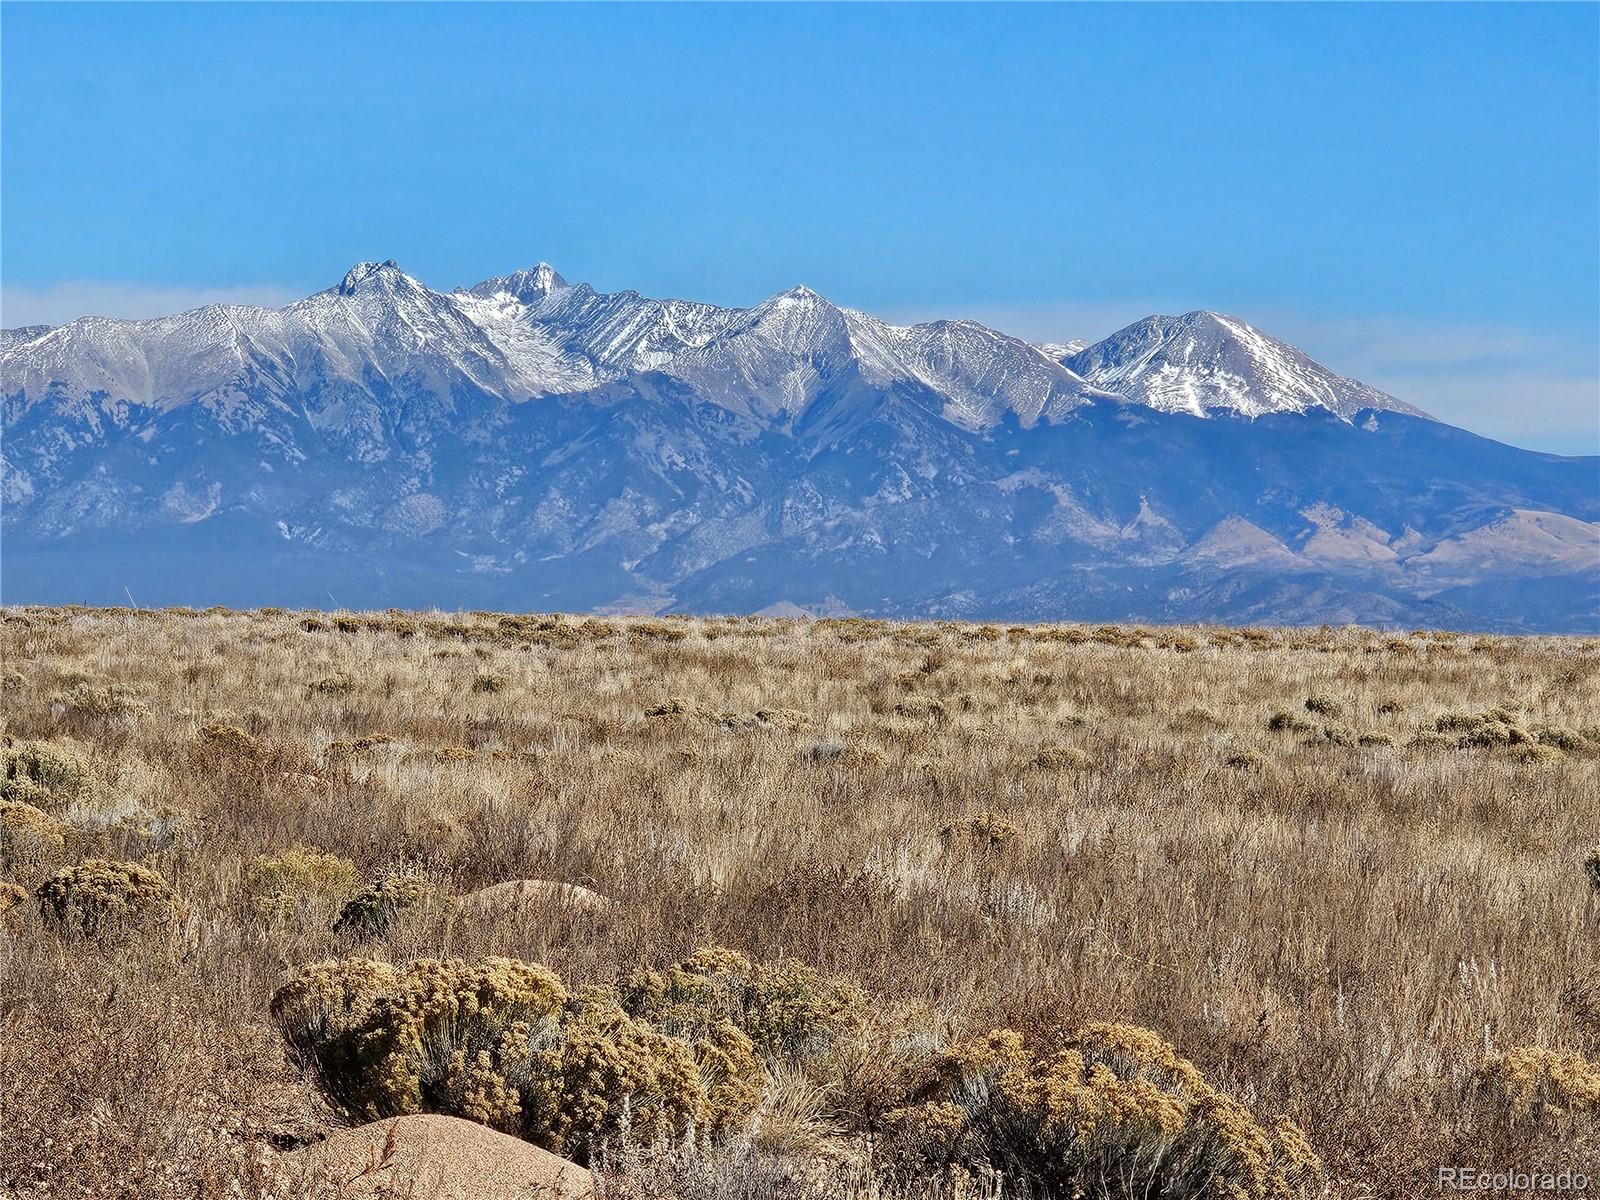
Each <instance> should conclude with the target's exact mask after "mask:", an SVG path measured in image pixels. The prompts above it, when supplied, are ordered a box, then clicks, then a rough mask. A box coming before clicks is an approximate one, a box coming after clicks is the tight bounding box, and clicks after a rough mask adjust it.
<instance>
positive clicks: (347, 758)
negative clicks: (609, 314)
mask: <svg viewBox="0 0 1600 1200" xmlns="http://www.w3.org/2000/svg"><path fill="white" fill-rule="evenodd" d="M393 744H394V738H392V737H390V736H389V735H388V734H386V733H369V734H366V735H365V736H363V737H358V738H339V739H337V740H335V741H331V742H329V743H328V744H327V745H326V746H325V747H323V750H322V754H323V757H324V758H326V759H328V760H329V761H330V762H353V761H356V760H359V759H363V758H367V757H369V756H371V754H372V753H373V751H375V750H380V749H382V748H383V747H384V746H391V745H393Z"/></svg>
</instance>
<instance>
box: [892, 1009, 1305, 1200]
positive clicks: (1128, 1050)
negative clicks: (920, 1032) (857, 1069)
mask: <svg viewBox="0 0 1600 1200" xmlns="http://www.w3.org/2000/svg"><path fill="white" fill-rule="evenodd" d="M938 1076H939V1077H938V1080H937V1082H936V1083H935V1084H934V1085H933V1086H931V1087H930V1088H929V1089H927V1093H926V1094H925V1095H924V1097H923V1098H922V1099H921V1100H920V1102H919V1103H917V1104H914V1105H908V1106H906V1107H903V1108H900V1109H897V1110H895V1111H893V1112H891V1113H890V1114H889V1115H888V1125H889V1129H890V1135H891V1140H892V1143H893V1145H894V1147H895V1150H896V1151H897V1153H898V1154H899V1155H900V1156H901V1157H902V1158H903V1159H907V1160H911V1161H912V1162H913V1163H915V1164H916V1165H918V1166H921V1167H924V1168H925V1167H929V1166H937V1165H939V1164H957V1165H972V1164H982V1165H983V1166H985V1167H987V1168H988V1169H989V1170H991V1171H1000V1172H1003V1173H1004V1174H1005V1175H1006V1176H1008V1177H1010V1178H1012V1179H1014V1180H1017V1181H1019V1182H1022V1183H1024V1184H1025V1186H1027V1187H1028V1188H1031V1189H1034V1190H1040V1191H1043V1192H1044V1193H1046V1194H1049V1195H1061V1196H1074V1195H1106V1194H1108V1193H1107V1188H1108V1186H1110V1187H1112V1188H1113V1189H1114V1190H1113V1191H1111V1192H1110V1193H1109V1194H1113V1195H1118V1196H1122V1195H1126V1196H1162V1197H1166V1198H1169V1200H1190V1198H1193V1200H1200V1198H1201V1197H1206V1198H1210V1197H1215V1196H1226V1197H1230V1198H1233V1200H1276V1198H1279V1197H1283V1198H1288V1197H1297V1196H1299V1195H1301V1194H1302V1187H1303V1185H1307V1184H1310V1183H1311V1182H1313V1181H1314V1180H1315V1179H1316V1178H1317V1176H1318V1175H1320V1173H1321V1169H1322V1168H1321V1163H1320V1161H1319V1160H1318V1158H1317V1155H1316V1154H1315V1153H1314V1152H1313V1151H1312V1149H1311V1146H1310V1144H1309V1143H1308V1142H1307V1140H1306V1138H1305V1135H1304V1134H1303V1133H1302V1132H1301V1131H1300V1129H1299V1128H1298V1127H1297V1126H1296V1125H1295V1124H1294V1123H1293V1122H1291V1121H1289V1120H1287V1119H1280V1120H1279V1121H1277V1122H1276V1123H1274V1124H1273V1125H1272V1126H1271V1127H1270V1128H1269V1127H1264V1126H1263V1125H1262V1124H1261V1123H1260V1122H1259V1121H1258V1120H1257V1118H1256V1117H1255V1115H1254V1114H1253V1113H1251V1112H1250V1110H1249V1109H1248V1108H1246V1107H1245V1106H1244V1105H1243V1104H1241V1103H1240V1102H1239V1101H1237V1100H1235V1099H1234V1098H1233V1097H1231V1096H1229V1095H1227V1094H1226V1093H1224V1092H1220V1091H1218V1090H1217V1089H1215V1088H1213V1087H1212V1086H1211V1085H1210V1084H1209V1083H1207V1082H1206V1080H1205V1078H1204V1076H1202V1075H1201V1073H1200V1071H1199V1070H1198V1069H1197V1068H1196V1067H1195V1066H1194V1064H1192V1063H1190V1062H1189V1061H1188V1060H1187V1059H1184V1058H1182V1057H1180V1056H1179V1055H1178V1054H1177V1053H1176V1051H1174V1050H1173V1048H1172V1047H1171V1046H1170V1045H1169V1044H1168V1043H1166V1042H1165V1041H1163V1040H1162V1039H1161V1038H1159V1037H1157V1036H1156V1035H1155V1034H1153V1033H1151V1032H1150V1031H1148V1030H1145V1029H1141V1028H1138V1027H1136V1026H1130V1025H1108V1024H1091V1025H1086V1026H1084V1027H1083V1028H1082V1029H1080V1030H1079V1031H1078V1032H1077V1034H1076V1035H1075V1036H1074V1037H1073V1038H1071V1039H1070V1040H1068V1041H1067V1042H1066V1043H1065V1044H1064V1045H1063V1046H1062V1047H1061V1048H1060V1049H1057V1050H1055V1051H1053V1052H1050V1053H1043V1054H1041V1053H1037V1052H1035V1051H1033V1050H1031V1049H1030V1048H1029V1047H1028V1046H1027V1045H1026V1044H1025V1042H1024V1040H1023V1038H1022V1036H1021V1035H1020V1034H1018V1033H1016V1032H1014V1031H1011V1030H1001V1031H997V1032H994V1033H990V1034H989V1035H987V1036H985V1037H982V1038H979V1039H976V1040H975V1041H971V1042H967V1043H964V1044H962V1045H959V1046H957V1047H956V1048H954V1049H953V1050H952V1051H950V1052H949V1053H948V1054H947V1055H946V1056H945V1058H944V1060H943V1061H942V1063H941V1064H940V1067H939V1072H938Z"/></svg>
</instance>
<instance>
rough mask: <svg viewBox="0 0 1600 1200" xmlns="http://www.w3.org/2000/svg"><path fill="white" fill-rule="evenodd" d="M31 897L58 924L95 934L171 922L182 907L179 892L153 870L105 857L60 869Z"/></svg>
mask: <svg viewBox="0 0 1600 1200" xmlns="http://www.w3.org/2000/svg"><path fill="white" fill-rule="evenodd" d="M34 898H35V899H36V900H37V901H38V902H39V911H40V914H41V915H42V916H44V917H45V918H46V919H48V920H49V921H51V922H52V923H54V924H55V925H57V926H58V927H60V928H62V929H64V930H70V931H73V932H76V933H82V934H86V935H88V936H90V937H96V938H99V937H107V936H112V935H117V934H122V933H126V932H129V931H133V930H138V929H144V928H150V927H153V926H159V925H164V924H170V923H172V922H174V921H176V920H177V918H178V916H179V915H180V912H181V908H180V904H179V901H178V896H177V893H176V892H174V891H173V890H172V885H171V884H169V883H168V882H167V881H166V880H165V879H164V878H163V877H162V876H161V875H159V874H158V873H157V872H155V871H152V870H150V869H149V868H148V867H142V866H140V865H139V864H138V863H132V862H113V861H110V860H107V859H103V858H87V859H84V861H83V862H81V863H79V864H78V865H77V866H73V867H64V868H62V869H61V870H59V871H57V872H56V873H55V874H54V875H52V876H51V877H50V878H49V879H47V880H45V881H44V883H42V884H40V885H39V888H38V890H37V891H35V892H34Z"/></svg>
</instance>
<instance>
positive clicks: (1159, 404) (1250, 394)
mask: <svg viewBox="0 0 1600 1200" xmlns="http://www.w3.org/2000/svg"><path fill="white" fill-rule="evenodd" d="M1061 361H1062V362H1063V363H1064V364H1065V365H1066V366H1067V367H1068V368H1069V369H1071V370H1073V371H1075V372H1077V373H1078V374H1079V375H1081V376H1083V377H1084V378H1085V379H1087V380H1088V381H1089V382H1090V383H1093V384H1095V385H1096V386H1097V387H1102V388H1105V389H1106V390H1107V391H1111V392H1115V393H1117V394H1118V395H1120V396H1123V397H1124V398H1126V399H1129V400H1135V401H1138V402H1139V403H1143V404H1148V405H1149V406H1150V407H1152V408H1160V409H1165V410H1167V411H1169V412H1188V413H1193V414H1195V415H1196V416H1204V415H1205V413H1206V412H1207V411H1208V410H1210V409H1227V410H1231V411H1234V412H1237V413H1239V414H1240V415H1242V416H1246V417H1256V416H1261V415H1263V414H1265V413H1273V412H1305V411H1307V410H1308V409H1317V408H1320V409H1326V410H1327V411H1329V412H1332V413H1335V414H1336V415H1338V416H1340V417H1342V418H1344V419H1346V420H1349V419H1350V418H1351V417H1352V416H1353V415H1354V414H1355V413H1357V412H1359V411H1360V410H1362V409H1364V408H1377V409H1388V410H1392V411H1396V412H1405V413H1410V414H1412V415H1414V416H1426V415H1427V414H1426V413H1424V412H1422V410H1421V409H1418V408H1415V407H1413V406H1411V405H1408V404H1404V403H1402V402H1401V401H1399V400H1396V399H1395V398H1394V397H1393V396H1390V395H1388V394H1386V393H1384V392H1380V391H1378V390H1377V389H1376V388H1372V387H1368V386H1367V385H1366V384H1364V383H1360V382H1358V381H1356V380H1354V379H1346V378H1345V377H1344V376H1342V375H1338V374H1335V373H1334V372H1333V371H1330V370H1329V369H1328V368H1327V367H1324V366H1323V365H1322V364H1321V363H1319V362H1317V361H1316V360H1314V359H1313V358H1311V357H1310V356H1309V355H1307V354H1305V353H1304V352H1302V351H1300V350H1297V349H1295V348H1294V347H1293V346H1291V345H1289V344H1288V343H1287V342H1282V341H1279V340H1278V339H1277V338H1275V337H1272V336H1270V335H1268V334H1266V333H1263V332H1262V331H1261V330H1259V329H1257V328H1255V327H1254V326H1253V325H1250V324H1248V323H1247V322H1245V321H1241V320H1240V319H1239V318H1238V317H1233V316H1229V315H1228V314H1226V313H1219V312H1210V311H1208V310H1205V309H1195V310H1193V311H1191V312H1186V313H1184V314H1182V315H1181V316H1176V317H1174V316H1166V315H1160V314H1158V315H1155V316H1149V317H1145V318H1144V319H1143V320H1141V321H1135V322H1134V323H1133V324H1132V325H1129V326H1128V327H1127V328H1125V329H1119V330H1118V331H1117V332H1116V333H1113V334H1112V335H1111V336H1110V337H1108V338H1106V339H1105V340H1104V341H1101V342H1096V343H1095V344H1094V345H1093V346H1090V347H1088V348H1087V349H1084V350H1080V351H1079V352H1078V353H1076V354H1073V355H1069V356H1067V357H1065V358H1063V359H1062V360H1061Z"/></svg>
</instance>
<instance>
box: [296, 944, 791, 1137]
mask: <svg viewBox="0 0 1600 1200" xmlns="http://www.w3.org/2000/svg"><path fill="white" fill-rule="evenodd" d="M272 1013H273V1016H274V1018H275V1019H276V1021H277V1023H278V1026H279V1028H280V1029H281V1030H282V1031H283V1034H284V1037H285V1039H286V1040H287V1041H288V1043H289V1045H290V1046H291V1047H292V1048H293V1050H294V1052H295V1053H296V1055H297V1056H298V1057H299V1058H300V1060H301V1061H302V1062H303V1063H304V1064H305V1065H306V1066H307V1067H309V1068H310V1069H311V1070H312V1072H313V1073H314V1075H315V1077H316V1079H317V1081H318V1083H319V1084H320V1085H321V1087H322V1088H323V1090H324V1091H325V1092H326V1093H327V1094H328V1095H329V1096H330V1097H332V1098H333V1099H335V1100H336V1101H338V1102H339V1103H340V1104H342V1105H344V1106H345V1107H346V1108H348V1109H349V1110H351V1111H352V1112H353V1113H356V1114H357V1115H360V1116H363V1117H368V1118H377V1117H383V1116H395V1115H402V1114H406V1113H414V1112H423V1111H428V1112H443V1113H447V1114H450V1115H453V1116H460V1117H465V1118H467V1119H468V1120H473V1121H477V1122H479V1123H481V1124H485V1125H491V1126H493V1127H495V1128H498V1129H502V1130H504V1131H506V1132H509V1133H514V1134H517V1135H519V1136H522V1137H526V1138H528V1139H529V1140H531V1141H534V1142H537V1143H538V1144H540V1145H542V1146H545V1147H547V1148H549V1149H552V1150H555V1151H558V1152H561V1153H566V1154H573V1155H576V1156H579V1157H582V1156H584V1155H585V1154H586V1153H587V1148H588V1145H589V1143H590V1141H591V1140H592V1139H595V1138H605V1137H612V1136H615V1135H618V1134H620V1133H621V1132H622V1130H623V1128H624V1126H625V1125H626V1127H627V1131H628V1136H629V1137H630V1138H633V1139H637V1140H640V1141H644V1142H655V1141H659V1140H662V1139H664V1138H669V1137H678V1136H681V1135H682V1134H684V1133H686V1132H687V1131H688V1130H690V1129H691V1128H693V1129H696V1130H700V1131H716V1130H720V1129H724V1128H728V1127H731V1126H734V1125H736V1124H739V1123H742V1122H743V1121H745V1120H746V1119H748V1117H749V1116H750V1114H751V1113H752V1112H753V1111H754V1109H755V1106H756V1104H757V1102H758V1101H759V1098H760V1088H759V1083H760V1080H761V1065H760V1062H759V1060H758V1059H757V1058H756V1055H755V1051H754V1047H753V1046H752V1045H751V1043H750V1040H749V1039H748V1038H747V1037H745V1036H744V1034H743V1033H741V1032H740V1031H739V1030H738V1029H737V1028H735V1027H733V1025H732V1024H731V1023H730V1022H726V1021H723V1022H720V1023H717V1024H715V1025H713V1026H712V1027H711V1028H709V1029H708V1030H706V1031H705V1033H704V1035H703V1036H701V1037H699V1038H697V1039H694V1040H690V1039H688V1038H683V1037H673V1036H669V1035H668V1034H666V1033H663V1032H662V1031H661V1030H659V1029H657V1028H655V1027H654V1026H652V1025H650V1024H649V1023H648V1022H645V1021H642V1020H638V1019H636V1018H634V1017H631V1016H629V1015H628V1014H627V1013H626V1012H624V1011H623V1010H622V1007H621V1006H620V1004H619V1003H618V997H617V993H616V991H615V989H612V988H606V987H591V988H585V989H582V990H580V991H579V992H578V993H577V994H575V995H569V994H568V993H567V991H566V989H565V988H564V987H563V986H562V983H561V981H560V979H559V978H557V976H556V975H554V974H553V973H552V972H550V971H548V970H547V969H545V968H544V967H541V966H538V965H535V964H532V963H526V962H521V961H518V960H516V959H508V958H486V959H482V960H480V961H477V962H472V963H467V962H463V961H462V960H460V959H447V960H436V959H424V960H420V961H418V962H414V963H412V964H411V965H410V966H409V967H406V968H405V969H403V970H401V969H399V968H396V967H393V966H390V965H389V964H387V963H381V962H374V961H371V960H367V959H350V960H346V961H343V962H325V963H318V964H316V965H314V966H311V967H307V968H305V969H304V970H303V971H301V972H300V974H299V975H298V976H297V977H296V978H295V979H294V980H292V981H290V982H289V983H288V984H286V985H284V987H282V988H280V989H279V991H278V993H277V994H276V995H275V996H274V997H273V1001H272Z"/></svg>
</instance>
